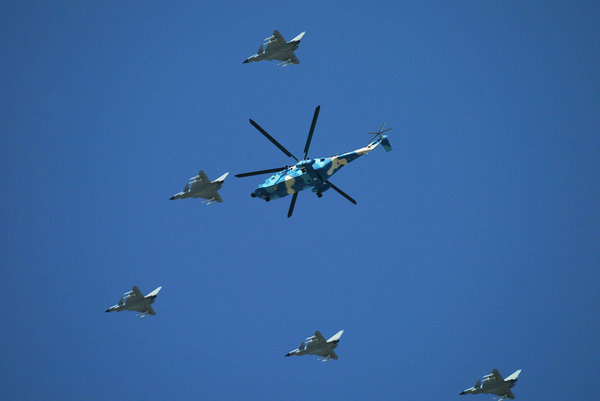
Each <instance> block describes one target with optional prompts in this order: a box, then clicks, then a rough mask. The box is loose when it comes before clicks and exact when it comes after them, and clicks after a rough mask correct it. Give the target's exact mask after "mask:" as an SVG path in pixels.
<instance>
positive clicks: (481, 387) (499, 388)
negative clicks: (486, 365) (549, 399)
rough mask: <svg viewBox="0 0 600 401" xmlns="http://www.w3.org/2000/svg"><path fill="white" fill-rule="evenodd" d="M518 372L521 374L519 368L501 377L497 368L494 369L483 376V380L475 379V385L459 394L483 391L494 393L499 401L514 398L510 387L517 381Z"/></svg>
mask: <svg viewBox="0 0 600 401" xmlns="http://www.w3.org/2000/svg"><path fill="white" fill-rule="evenodd" d="M519 374H521V369H519V370H517V371H516V372H514V373H513V374H511V375H510V376H508V377H507V378H506V379H503V378H502V375H501V374H500V372H498V370H497V369H494V370H492V373H490V374H489V375H486V376H483V381H481V380H477V383H475V386H473V387H471V388H468V389H466V390H464V391H462V392H461V393H460V395H463V394H479V393H484V394H494V395H496V396H497V397H495V398H496V399H497V400H499V401H500V400H503V399H505V398H510V399H511V400H512V399H514V398H515V395H514V394H513V393H512V391H511V390H510V389H511V388H512V387H513V386H514V385H515V383H516V382H517V378H518V377H519Z"/></svg>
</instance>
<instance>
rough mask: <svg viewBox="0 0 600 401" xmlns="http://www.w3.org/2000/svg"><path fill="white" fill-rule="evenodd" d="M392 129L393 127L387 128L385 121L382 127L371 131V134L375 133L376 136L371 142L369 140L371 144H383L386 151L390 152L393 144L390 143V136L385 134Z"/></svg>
mask: <svg viewBox="0 0 600 401" xmlns="http://www.w3.org/2000/svg"><path fill="white" fill-rule="evenodd" d="M390 130H391V128H387V129H386V128H385V123H383V125H382V126H381V128H379V131H377V132H369V135H374V137H373V138H372V139H371V142H369V145H379V144H381V145H382V146H383V148H384V149H385V151H386V152H389V151H390V150H392V145H391V144H390V141H389V140H388V136H387V135H383V133H384V132H388V131H390Z"/></svg>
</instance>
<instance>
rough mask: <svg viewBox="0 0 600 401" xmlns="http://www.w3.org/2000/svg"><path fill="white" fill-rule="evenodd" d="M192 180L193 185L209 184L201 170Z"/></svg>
mask: <svg viewBox="0 0 600 401" xmlns="http://www.w3.org/2000/svg"><path fill="white" fill-rule="evenodd" d="M193 179H194V180H195V182H194V184H196V183H198V184H210V180H209V179H208V176H207V175H206V173H205V172H204V171H203V170H200V171H198V175H197V176H196V177H193Z"/></svg>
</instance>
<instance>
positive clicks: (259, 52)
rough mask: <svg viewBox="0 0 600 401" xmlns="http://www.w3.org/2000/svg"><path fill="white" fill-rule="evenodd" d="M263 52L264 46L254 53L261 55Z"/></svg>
mask: <svg viewBox="0 0 600 401" xmlns="http://www.w3.org/2000/svg"><path fill="white" fill-rule="evenodd" d="M264 52H265V45H260V47H259V48H258V51H257V52H256V53H257V54H262V53H264Z"/></svg>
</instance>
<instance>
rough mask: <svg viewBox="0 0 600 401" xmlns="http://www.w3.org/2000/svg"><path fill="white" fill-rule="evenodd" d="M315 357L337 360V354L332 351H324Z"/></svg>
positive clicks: (317, 353)
mask: <svg viewBox="0 0 600 401" xmlns="http://www.w3.org/2000/svg"><path fill="white" fill-rule="evenodd" d="M315 355H319V356H322V357H323V358H330V359H338V356H337V354H336V353H335V352H334V351H333V350H328V349H324V350H323V351H320V352H316V353H315Z"/></svg>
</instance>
